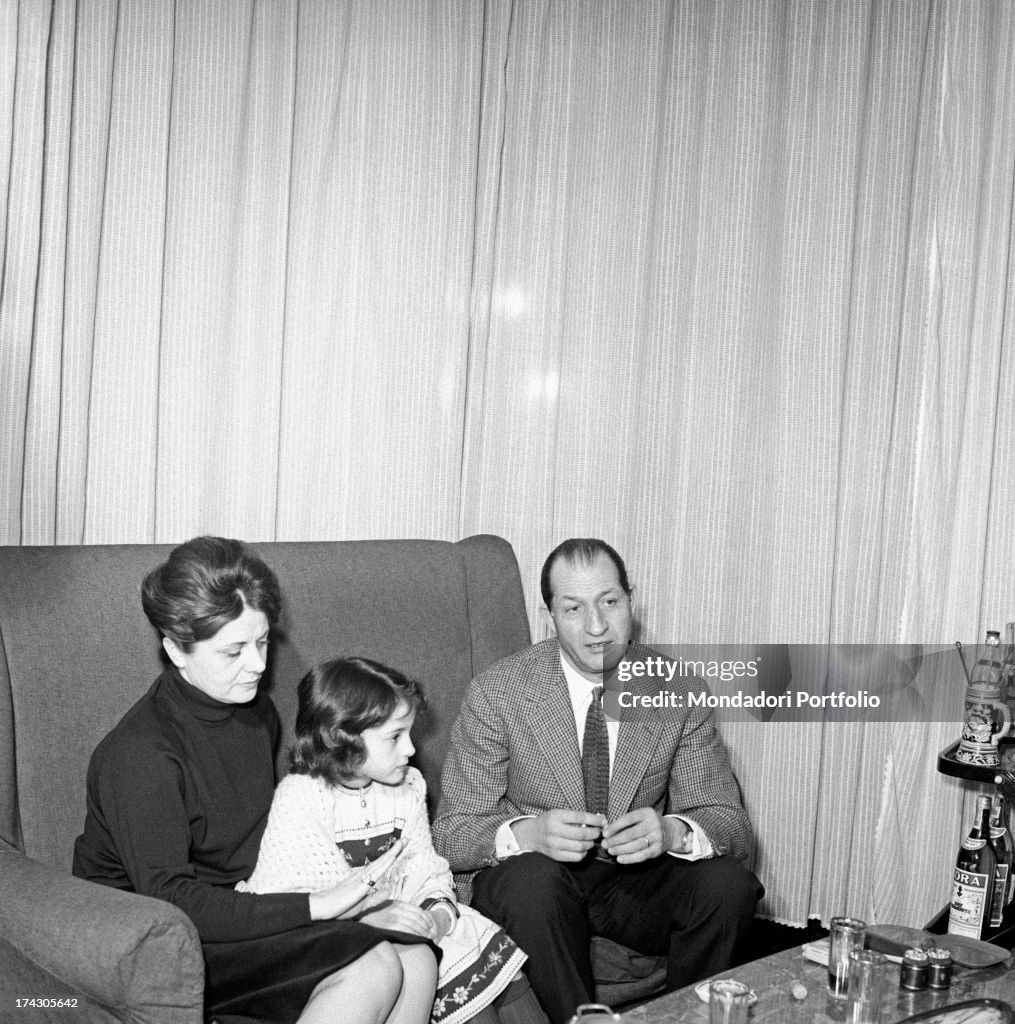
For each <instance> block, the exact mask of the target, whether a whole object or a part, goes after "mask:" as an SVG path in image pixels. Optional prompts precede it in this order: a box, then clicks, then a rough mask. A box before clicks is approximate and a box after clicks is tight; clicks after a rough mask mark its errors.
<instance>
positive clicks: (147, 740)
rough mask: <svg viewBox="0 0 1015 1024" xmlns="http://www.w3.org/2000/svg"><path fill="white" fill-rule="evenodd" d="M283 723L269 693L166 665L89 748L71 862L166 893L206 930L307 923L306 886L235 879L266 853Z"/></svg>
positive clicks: (232, 934)
mask: <svg viewBox="0 0 1015 1024" xmlns="http://www.w3.org/2000/svg"><path fill="white" fill-rule="evenodd" d="M280 735H281V729H280V726H279V720H278V713H277V712H276V710H275V705H274V704H272V702H271V700H270V698H268V697H267V696H266V695H265V694H258V696H257V697H256V698H255V699H254V700H253V701H251V702H250V703H249V704H223V703H221V702H220V701H217V700H214V699H213V698H211V697H209V696H208V695H207V694H205V693H204V692H203V691H202V690H199V689H197V687H195V686H191V685H190V683H188V682H186V680H184V679H183V677H182V676H180V674H179V673H178V672H177V671H176V669H175V668H169V669H167V670H166V671H165V672H163V673H162V675H160V676H159V678H158V679H156V680H155V682H154V683H153V684H152V687H151V689H149V691H148V692H147V693H146V694H145V695H144V696H143V697H142V698H141V699H140V700H139V701H138V702H137V703H136V704H135V705H134V706H133V707H132V708H131V709H130V710H129V711H128V712H127V714H126V715H124V717H123V718H122V719H121V720H120V722H119V723H118V724H117V725H116V726H115V727H114V728H113V730H112V731H111V732H110V733H109V735H107V736H106V737H105V739H103V740H102V742H101V743H100V744H99V745H98V747H96V749H95V753H94V754H93V755H92V759H91V762H90V764H89V766H88V792H87V801H88V802H87V812H88V813H87V817H86V819H85V827H84V831H83V832H82V834H81V835H80V836H79V837H78V839H77V842H76V843H75V845H74V874H75V875H77V876H78V877H80V878H87V879H89V880H91V881H93V882H100V883H102V884H104V885H110V886H113V887H114V888H117V889H127V890H130V891H132V892H138V893H142V894H143V895H145V896H154V897H156V898H158V899H163V900H168V902H170V903H173V904H175V905H176V906H178V907H179V908H180V909H181V910H183V911H184V912H185V913H186V914H187V915H188V916H189V917H190V919H191V920H192V921H193V922H194V924H195V925H196V927H197V930H198V934H199V935H200V936H201V939H202V941H204V942H233V941H238V940H242V939H253V938H259V937H262V936H265V935H274V934H277V933H278V932H282V931H287V930H289V929H290V928H296V927H299V926H301V925H305V924H309V922H310V903H309V898H308V896H307V895H306V894H305V893H277V894H274V895H255V894H253V893H246V892H236V891H235V889H234V888H233V886H234V885H235V884H236V883H237V882H238V881H240V879H243V878H247V877H248V876H249V875H250V873H251V871H253V869H254V865H255V863H256V862H257V851H258V847H259V845H260V842H261V833H262V832H263V831H264V825H265V821H266V819H267V816H268V809H269V808H270V806H271V801H272V796H273V794H274V789H275V782H276V779H275V762H274V755H275V752H276V750H277V748H278V743H279V739H280Z"/></svg>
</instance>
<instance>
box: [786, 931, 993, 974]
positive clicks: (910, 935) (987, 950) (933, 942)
mask: <svg viewBox="0 0 1015 1024" xmlns="http://www.w3.org/2000/svg"><path fill="white" fill-rule="evenodd" d="M865 945H866V946H867V948H868V949H876V950H878V951H879V952H881V953H884V954H885V956H887V957H888V959H889V960H891V961H892V962H893V963H897V964H901V963H902V954H903V953H905V951H906V950H907V949H912V948H916V949H933V948H935V947H936V948H938V949H947V950H949V951H950V952H951V954H952V960H954V961H955V963H956V964H958V965H959V966H960V967H989V966H990V965H991V964H999V963H1001V962H1002V961H1003V960H1007V959H1008V958H1009V957H1010V956H1011V953H1010V952H1009V951H1008V950H1007V949H1004V948H1002V947H1001V946H995V945H993V944H992V943H990V942H981V941H980V940H979V939H967V938H965V937H964V936H962V935H934V934H932V933H931V932H928V931H924V930H923V929H921V928H907V927H905V926H903V925H897V924H873V925H869V926H868V927H867V941H866V943H865ZM803 954H804V958H805V959H806V960H810V961H812V962H813V963H816V964H823V965H824V966H826V967H827V966H828V938H827V937H826V938H823V939H815V940H814V941H813V942H805V943H804V946H803Z"/></svg>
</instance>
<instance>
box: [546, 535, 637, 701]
mask: <svg viewBox="0 0 1015 1024" xmlns="http://www.w3.org/2000/svg"><path fill="white" fill-rule="evenodd" d="M550 586H551V589H552V593H553V600H552V601H551V602H550V610H549V612H548V613H547V614H548V615H549V617H550V619H551V621H552V622H553V628H554V630H555V631H556V633H557V639H558V641H559V642H560V649H561V651H562V652H563V654H564V657H565V658H566V659H567V660H568V662H569V663H570V664H571V665H572V666H573V667H574V668H575V669H577V670H578V672H580V673H581V674H582V675H583V676H584V677H585V678H586V679H588V680H589V681H590V682H595V683H601V682H602V681H603V672H612V671H613V669H615V668H616V667H617V663H618V662H619V661H620V659H621V658H622V657H624V654H625V648H626V647H627V644H628V642H629V641H630V639H631V608H632V604H631V598H630V597H629V596H628V595H627V594H625V593H624V591H623V588H622V587H621V585H620V578H619V577H618V576H617V567H616V566H615V565H614V564H613V562H612V561H611V560H610V558H609V557H608V556H607V555H604V554H602V553H600V554H598V555H597V556H596V558H595V560H594V561H592V562H575V563H574V564H571V563H570V562H567V561H566V560H565V559H563V558H558V559H557V561H556V562H554V564H553V568H552V569H551V570H550ZM544 611H545V609H544Z"/></svg>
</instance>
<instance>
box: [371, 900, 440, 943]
mask: <svg viewBox="0 0 1015 1024" xmlns="http://www.w3.org/2000/svg"><path fill="white" fill-rule="evenodd" d="M357 920H359V921H362V922H363V923H364V924H372V925H373V926H374V927H375V928H391V929H393V930H394V931H396V932H408V933H409V934H410V935H421V936H422V937H423V938H424V939H430V940H432V941H433V942H436V941H437V937H436V931H437V922H436V921H435V919H434V917H433V915H432V914H431V913H430V911H428V910H423V908H422V907H417V906H416V905H415V904H414V903H404V902H403V901H402V900H385V902H384V903H382V904H381V905H380V906H379V907H376V908H370V909H368V910H366V911H365V912H364V913H362V914H360V915H359V916H358V918H357Z"/></svg>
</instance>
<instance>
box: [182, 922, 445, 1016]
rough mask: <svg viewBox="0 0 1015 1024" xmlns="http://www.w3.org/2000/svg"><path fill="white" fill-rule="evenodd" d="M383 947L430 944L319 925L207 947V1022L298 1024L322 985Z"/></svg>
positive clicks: (360, 927) (367, 929)
mask: <svg viewBox="0 0 1015 1024" xmlns="http://www.w3.org/2000/svg"><path fill="white" fill-rule="evenodd" d="M381 942H394V943H399V944H407V943H414V942H426V939H422V938H420V937H419V936H418V935H406V934H404V933H403V932H394V931H389V930H387V929H384V928H372V927H371V926H370V925H367V924H360V923H359V922H358V921H315V922H314V923H313V924H309V925H307V926H306V927H303V928H294V929H292V930H291V931H287V932H280V933H279V934H278V935H268V936H265V937H264V938H260V939H246V940H244V941H243V942H205V943H203V944H202V948H203V950H204V967H205V977H204V1016H205V1020H207V1021H213V1020H216V1019H222V1020H226V1019H229V1018H236V1019H239V1020H249V1021H264V1022H265V1024H292V1022H293V1021H295V1020H296V1019H297V1017H299V1015H300V1014H301V1013H302V1012H303V1007H304V1006H306V1003H307V1000H308V999H309V998H310V993H311V992H313V991H314V989H315V988H316V987H317V985H318V984H320V982H322V981H323V980H324V979H325V978H327V977H328V975H330V974H334V973H335V971H337V970H339V969H340V968H342V967H346V966H348V965H349V964H351V963H352V962H353V961H354V960H358V959H359V958H360V957H361V956H362V955H363V954H364V953H367V952H369V951H370V950H371V949H373V948H374V946H376V945H378V943H381ZM431 948H433V947H431ZM438 955H439V952H438Z"/></svg>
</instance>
